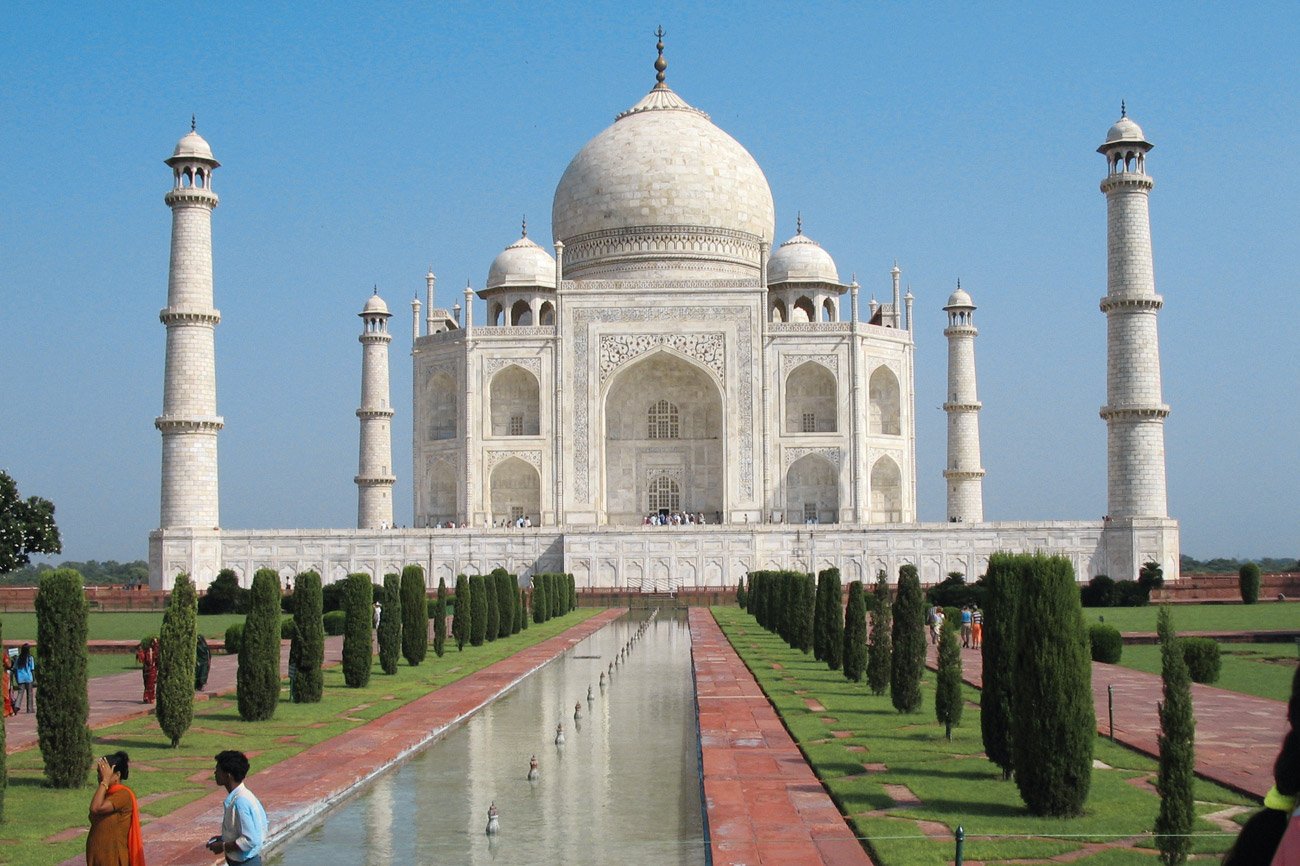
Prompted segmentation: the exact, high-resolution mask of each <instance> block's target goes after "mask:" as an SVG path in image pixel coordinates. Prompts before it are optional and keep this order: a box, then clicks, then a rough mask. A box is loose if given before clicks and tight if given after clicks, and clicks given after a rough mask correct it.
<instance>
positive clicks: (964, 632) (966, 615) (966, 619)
mask: <svg viewBox="0 0 1300 866" xmlns="http://www.w3.org/2000/svg"><path fill="white" fill-rule="evenodd" d="M972 625H973V621H972V617H971V612H970V605H969V604H968V605H964V606H963V607H962V609H961V645H962V647H963V648H964V649H970V635H971V626H972Z"/></svg>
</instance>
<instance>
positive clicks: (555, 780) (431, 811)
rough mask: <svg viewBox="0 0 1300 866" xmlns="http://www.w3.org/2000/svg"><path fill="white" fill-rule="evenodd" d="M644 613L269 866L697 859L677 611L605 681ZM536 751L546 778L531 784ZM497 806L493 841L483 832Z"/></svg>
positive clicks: (696, 798) (688, 699) (696, 809)
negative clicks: (558, 729)
mask: <svg viewBox="0 0 1300 866" xmlns="http://www.w3.org/2000/svg"><path fill="white" fill-rule="evenodd" d="M645 616H646V613H645V612H644V611H634V612H633V613H632V614H631V615H630V617H624V618H623V619H621V620H619V621H618V622H616V623H613V624H611V625H609V626H607V627H606V628H604V629H602V630H601V631H600V632H598V633H597V634H594V635H592V636H591V637H589V638H587V639H586V640H585V641H583V642H582V643H580V644H578V645H577V646H575V647H574V648H573V649H571V650H570V651H569V652H567V653H565V654H564V655H563V656H561V657H559V658H557V659H556V660H555V661H553V662H551V663H550V664H548V665H547V666H546V667H544V668H542V669H541V670H540V671H538V672H537V673H535V674H533V675H532V676H530V677H529V678H528V679H526V680H525V681H524V682H523V683H521V684H520V685H519V686H517V687H516V688H515V689H514V690H513V691H511V692H510V693H509V694H508V695H506V696H505V697H503V698H501V699H500V700H498V701H496V702H495V703H493V704H491V705H489V706H488V707H486V708H485V709H483V710H482V711H481V712H479V713H478V714H477V715H475V716H474V717H473V718H472V719H470V720H469V722H467V723H466V724H465V725H463V726H461V727H460V728H458V729H456V730H455V731H452V732H451V733H450V734H448V735H447V736H446V737H444V738H443V739H441V740H439V741H438V742H436V743H434V744H433V745H432V746H430V747H429V748H428V749H426V750H425V751H424V752H423V753H422V754H420V755H418V756H417V757H415V758H414V759H412V760H411V761H410V762H408V763H407V764H405V765H403V766H402V767H401V768H399V769H398V770H396V771H395V772H392V773H389V774H388V775H385V776H382V777H381V778H379V779H378V780H376V781H375V783H374V784H373V785H372V786H371V787H370V788H369V789H368V790H367V791H366V792H365V793H363V794H361V795H360V796H358V797H356V798H354V799H352V800H349V801H348V802H347V803H345V804H343V805H342V806H341V807H339V808H338V809H337V810H335V811H334V812H331V813H330V814H328V815H327V816H326V817H325V818H324V820H323V822H322V823H321V824H320V825H318V826H316V827H315V828H313V829H311V830H308V831H306V832H305V833H304V834H303V835H301V836H299V837H297V838H295V839H293V840H291V841H290V842H288V843H286V844H285V845H284V846H283V847H281V848H278V849H276V851H275V852H274V853H272V855H271V856H270V857H269V859H268V863H270V864H274V866H326V864H333V863H366V864H371V866H384V864H394V866H405V864H415V863H419V864H434V863H437V864H448V863H483V864H486V863H502V864H504V863H509V864H536V863H565V864H593V866H594V864H602V866H604V864H610V863H641V864H700V863H704V862H705V859H706V853H705V850H706V849H705V845H704V826H703V813H702V810H701V806H700V778H699V738H698V733H697V730H696V723H695V694H694V687H693V685H692V680H691V661H690V650H691V640H690V632H689V631H688V629H687V626H686V618H685V615H684V614H683V615H680V616H673V615H672V614H660V615H659V616H658V617H656V618H655V619H654V620H653V621H651V622H650V623H649V625H648V626H647V627H646V630H645V633H644V635H643V637H641V638H640V639H639V640H637V641H636V643H635V644H634V645H633V648H632V649H631V650H630V651H629V652H628V654H627V656H626V658H624V659H623V660H622V661H621V663H619V664H618V665H617V666H616V667H615V668H614V673H613V676H612V678H610V677H609V674H608V665H609V664H610V662H612V661H614V659H615V657H617V656H618V654H619V651H620V650H621V649H623V647H624V646H625V645H626V643H627V641H628V640H629V638H631V637H632V635H633V634H634V633H635V632H636V630H637V628H638V627H639V626H640V621H641V619H642V618H644V617H645ZM452 652H455V650H452ZM601 672H606V678H607V682H606V686H605V688H604V690H603V691H602V690H601V688H600V685H599V679H600V673H601ZM589 685H590V686H591V689H592V697H593V700H592V701H591V702H590V703H589V702H588V701H587V687H588V686H589ZM575 703H577V704H579V705H580V710H581V717H580V718H579V719H578V720H577V721H576V722H575V720H574V718H573V712H574V704H575ZM561 723H562V724H563V725H564V735H565V743H564V745H561V746H557V745H556V744H555V726H556V725H557V724H561ZM533 755H536V756H537V759H538V761H539V763H540V769H541V776H540V778H539V779H538V780H537V781H533V782H530V781H528V779H527V776H528V762H529V758H530V757H531V756H533ZM494 802H495V803H496V806H497V809H498V811H499V812H500V823H501V832H500V834H499V835H497V836H494V837H488V836H487V835H486V833H485V832H484V831H485V828H486V826H487V813H488V806H489V805H490V804H492V803H494Z"/></svg>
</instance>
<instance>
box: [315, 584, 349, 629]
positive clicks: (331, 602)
mask: <svg viewBox="0 0 1300 866" xmlns="http://www.w3.org/2000/svg"><path fill="white" fill-rule="evenodd" d="M347 588H348V582H347V580H346V579H344V580H336V581H334V582H333V583H327V584H325V585H324V586H323V587H321V612H322V613H329V612H330V611H335V610H343V595H344V593H345V592H346V590H347ZM341 633H342V632H340V634H341Z"/></svg>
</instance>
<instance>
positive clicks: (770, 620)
mask: <svg viewBox="0 0 1300 866" xmlns="http://www.w3.org/2000/svg"><path fill="white" fill-rule="evenodd" d="M783 574H784V572H780V571H774V572H772V576H771V577H770V578H768V581H769V587H768V592H767V595H766V596H765V597H764V598H763V604H764V607H766V608H767V611H766V613H764V614H763V615H764V616H765V617H766V620H767V624H766V626H765V628H767V630H768V631H770V632H772V633H774V634H780V633H781V605H782V604H784V603H785V578H784V577H783V576H782V575H783Z"/></svg>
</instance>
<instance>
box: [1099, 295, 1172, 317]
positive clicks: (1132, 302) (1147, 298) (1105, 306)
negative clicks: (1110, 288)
mask: <svg viewBox="0 0 1300 866" xmlns="http://www.w3.org/2000/svg"><path fill="white" fill-rule="evenodd" d="M1164 305H1165V299H1164V298H1163V297H1161V296H1160V295H1138V296H1136V297H1133V296H1126V295H1116V296H1114V297H1112V296H1110V295H1107V296H1106V297H1104V298H1102V299H1101V304H1100V307H1101V311H1102V312H1103V313H1109V312H1110V311H1111V310H1133V311H1136V312H1141V311H1144V310H1150V311H1151V312H1156V311H1157V310H1159V309H1160V308H1161V307H1163V306H1164Z"/></svg>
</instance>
